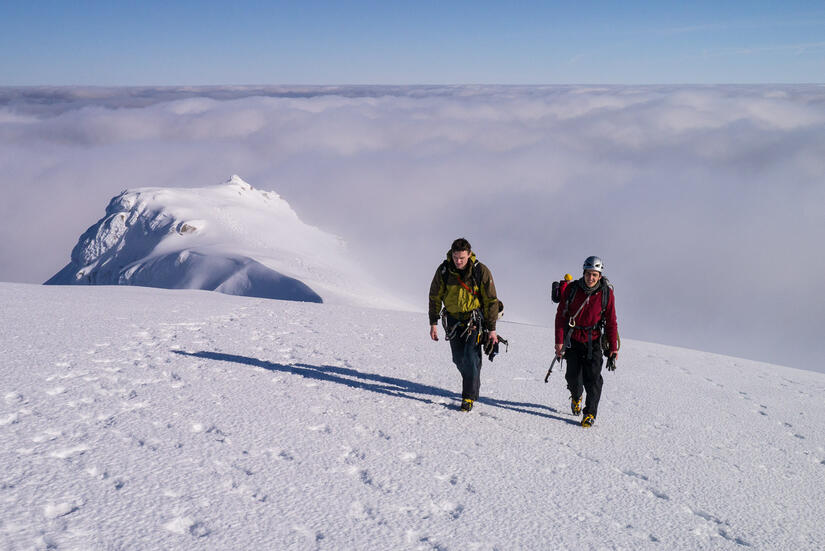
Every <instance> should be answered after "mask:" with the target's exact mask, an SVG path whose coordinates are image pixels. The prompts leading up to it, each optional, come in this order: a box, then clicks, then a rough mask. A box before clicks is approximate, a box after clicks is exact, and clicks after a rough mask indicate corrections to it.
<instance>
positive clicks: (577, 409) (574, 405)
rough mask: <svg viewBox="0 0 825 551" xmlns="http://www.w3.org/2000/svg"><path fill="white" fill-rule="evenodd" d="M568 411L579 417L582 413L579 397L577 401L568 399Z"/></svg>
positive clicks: (571, 398) (580, 398)
mask: <svg viewBox="0 0 825 551" xmlns="http://www.w3.org/2000/svg"><path fill="white" fill-rule="evenodd" d="M570 411H572V412H573V415H579V414H580V413H581V412H582V397H581V396H579V399H578V400H577V399H575V398H573V397H572V396H571V397H570Z"/></svg>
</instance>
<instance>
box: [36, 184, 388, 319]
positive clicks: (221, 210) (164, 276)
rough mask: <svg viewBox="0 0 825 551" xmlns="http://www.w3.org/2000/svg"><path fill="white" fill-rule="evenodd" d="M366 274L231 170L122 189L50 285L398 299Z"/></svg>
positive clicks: (330, 240) (375, 302)
mask: <svg viewBox="0 0 825 551" xmlns="http://www.w3.org/2000/svg"><path fill="white" fill-rule="evenodd" d="M367 279H368V278H367V276H366V274H364V273H362V272H361V270H360V269H359V268H357V267H356V266H355V264H354V263H353V262H351V261H350V260H349V258H348V253H347V250H346V247H345V246H344V243H343V242H342V241H341V240H340V239H338V238H337V237H335V236H332V235H329V234H325V233H324V232H322V231H321V230H319V229H317V228H314V227H312V226H308V225H306V224H304V223H303V222H301V220H300V219H299V218H298V215H297V214H296V213H295V212H294V211H293V210H292V209H291V208H290V206H289V204H288V203H287V202H286V201H284V200H283V199H281V198H280V197H279V196H278V195H277V194H275V193H272V192H265V191H258V190H255V189H254V188H252V186H250V185H249V184H247V183H246V182H244V181H243V180H242V179H241V178H240V177H238V176H233V177H232V178H230V179H229V181H227V182H226V183H225V184H223V185H220V186H213V187H209V188H198V189H174V190H173V189H163V188H144V189H138V190H134V191H128V190H127V191H124V192H123V193H121V194H120V195H119V196H117V197H115V198H113V199H112V200H111V201H110V203H109V206H108V207H107V208H106V215H105V216H104V217H103V218H102V219H101V220H100V221H98V222H97V223H96V224H95V225H93V226H92V227H90V228H89V229H88V230H86V232H85V233H84V234H83V235H82V236H81V237H80V240H79V241H78V243H77V245H76V246H75V247H74V249H73V250H72V255H71V262H70V263H69V264H68V265H67V266H66V267H64V268H63V269H62V270H61V271H60V272H58V273H57V274H55V276H53V277H52V278H51V279H49V280H48V281H47V282H46V284H50V285H73V284H74V285H140V286H146V287H161V288H166V289H202V290H209V291H218V292H221V293H226V294H230V295H243V296H251V297H260V298H273V299H283V300H297V301H308V302H323V300H324V299H323V298H322V297H329V298H332V299H333V300H336V299H337V300H345V301H350V302H357V303H362V304H367V305H371V306H383V305H392V306H395V307H401V306H402V305H400V304H399V303H396V302H394V301H393V300H392V299H390V298H389V297H387V296H386V295H385V294H384V293H382V292H380V291H378V290H377V289H375V288H374V287H371V286H370V284H369V283H368V282H367V281H366V280H367ZM321 293H323V295H322V294H321Z"/></svg>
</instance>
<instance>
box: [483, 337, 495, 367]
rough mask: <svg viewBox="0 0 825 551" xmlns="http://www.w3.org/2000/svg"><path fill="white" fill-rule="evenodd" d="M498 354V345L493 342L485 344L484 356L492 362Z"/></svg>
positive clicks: (488, 341)
mask: <svg viewBox="0 0 825 551" xmlns="http://www.w3.org/2000/svg"><path fill="white" fill-rule="evenodd" d="M496 354H498V343H493V341H492V340H487V342H485V343H484V355H485V356H487V357H488V358H489V359H490V361H491V362H492V361H493V358H495V357H496Z"/></svg>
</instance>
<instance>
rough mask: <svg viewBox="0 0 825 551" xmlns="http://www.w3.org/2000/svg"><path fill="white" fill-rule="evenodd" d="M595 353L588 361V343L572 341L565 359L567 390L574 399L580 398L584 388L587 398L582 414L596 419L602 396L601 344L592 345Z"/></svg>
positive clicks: (596, 342)
mask: <svg viewBox="0 0 825 551" xmlns="http://www.w3.org/2000/svg"><path fill="white" fill-rule="evenodd" d="M592 346H593V352H592V354H591V356H592V357H591V358H590V359H589V360H588V359H587V343H586V342H579V341H577V340H575V339H571V341H570V348H568V349H567V350H565V352H564V359H565V360H567V374H566V375H565V376H564V378H565V379H567V388H568V389H569V390H570V395H571V396H572V397H573V398H580V397H581V395H582V387H583V388H584V392H586V393H587V396H586V397H585V400H584V410H583V411H582V413H583V414H584V415H585V416H586V415H592V416H593V417H596V412H597V411H598V409H599V398H601V396H602V383H603V382H604V380H603V379H602V349H601V347H600V346H599V342H598V341H595V342H593V343H592Z"/></svg>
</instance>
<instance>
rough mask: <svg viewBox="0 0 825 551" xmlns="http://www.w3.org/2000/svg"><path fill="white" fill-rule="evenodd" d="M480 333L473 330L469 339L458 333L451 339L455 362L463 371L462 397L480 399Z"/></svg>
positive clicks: (461, 371)
mask: <svg viewBox="0 0 825 551" xmlns="http://www.w3.org/2000/svg"><path fill="white" fill-rule="evenodd" d="M477 339H478V333H477V332H473V333H472V334H471V335H470V338H469V339H463V338H461V337H459V336H458V335H456V336H455V338H453V339H451V340H450V348H451V349H452V351H453V363H454V364H455V366H456V367H457V368H458V371H459V372H460V373H461V378H462V387H461V398H469V399H470V400H474V401H475V400H478V389H479V387H480V386H481V344H480V343H478V342H476V341H477Z"/></svg>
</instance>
